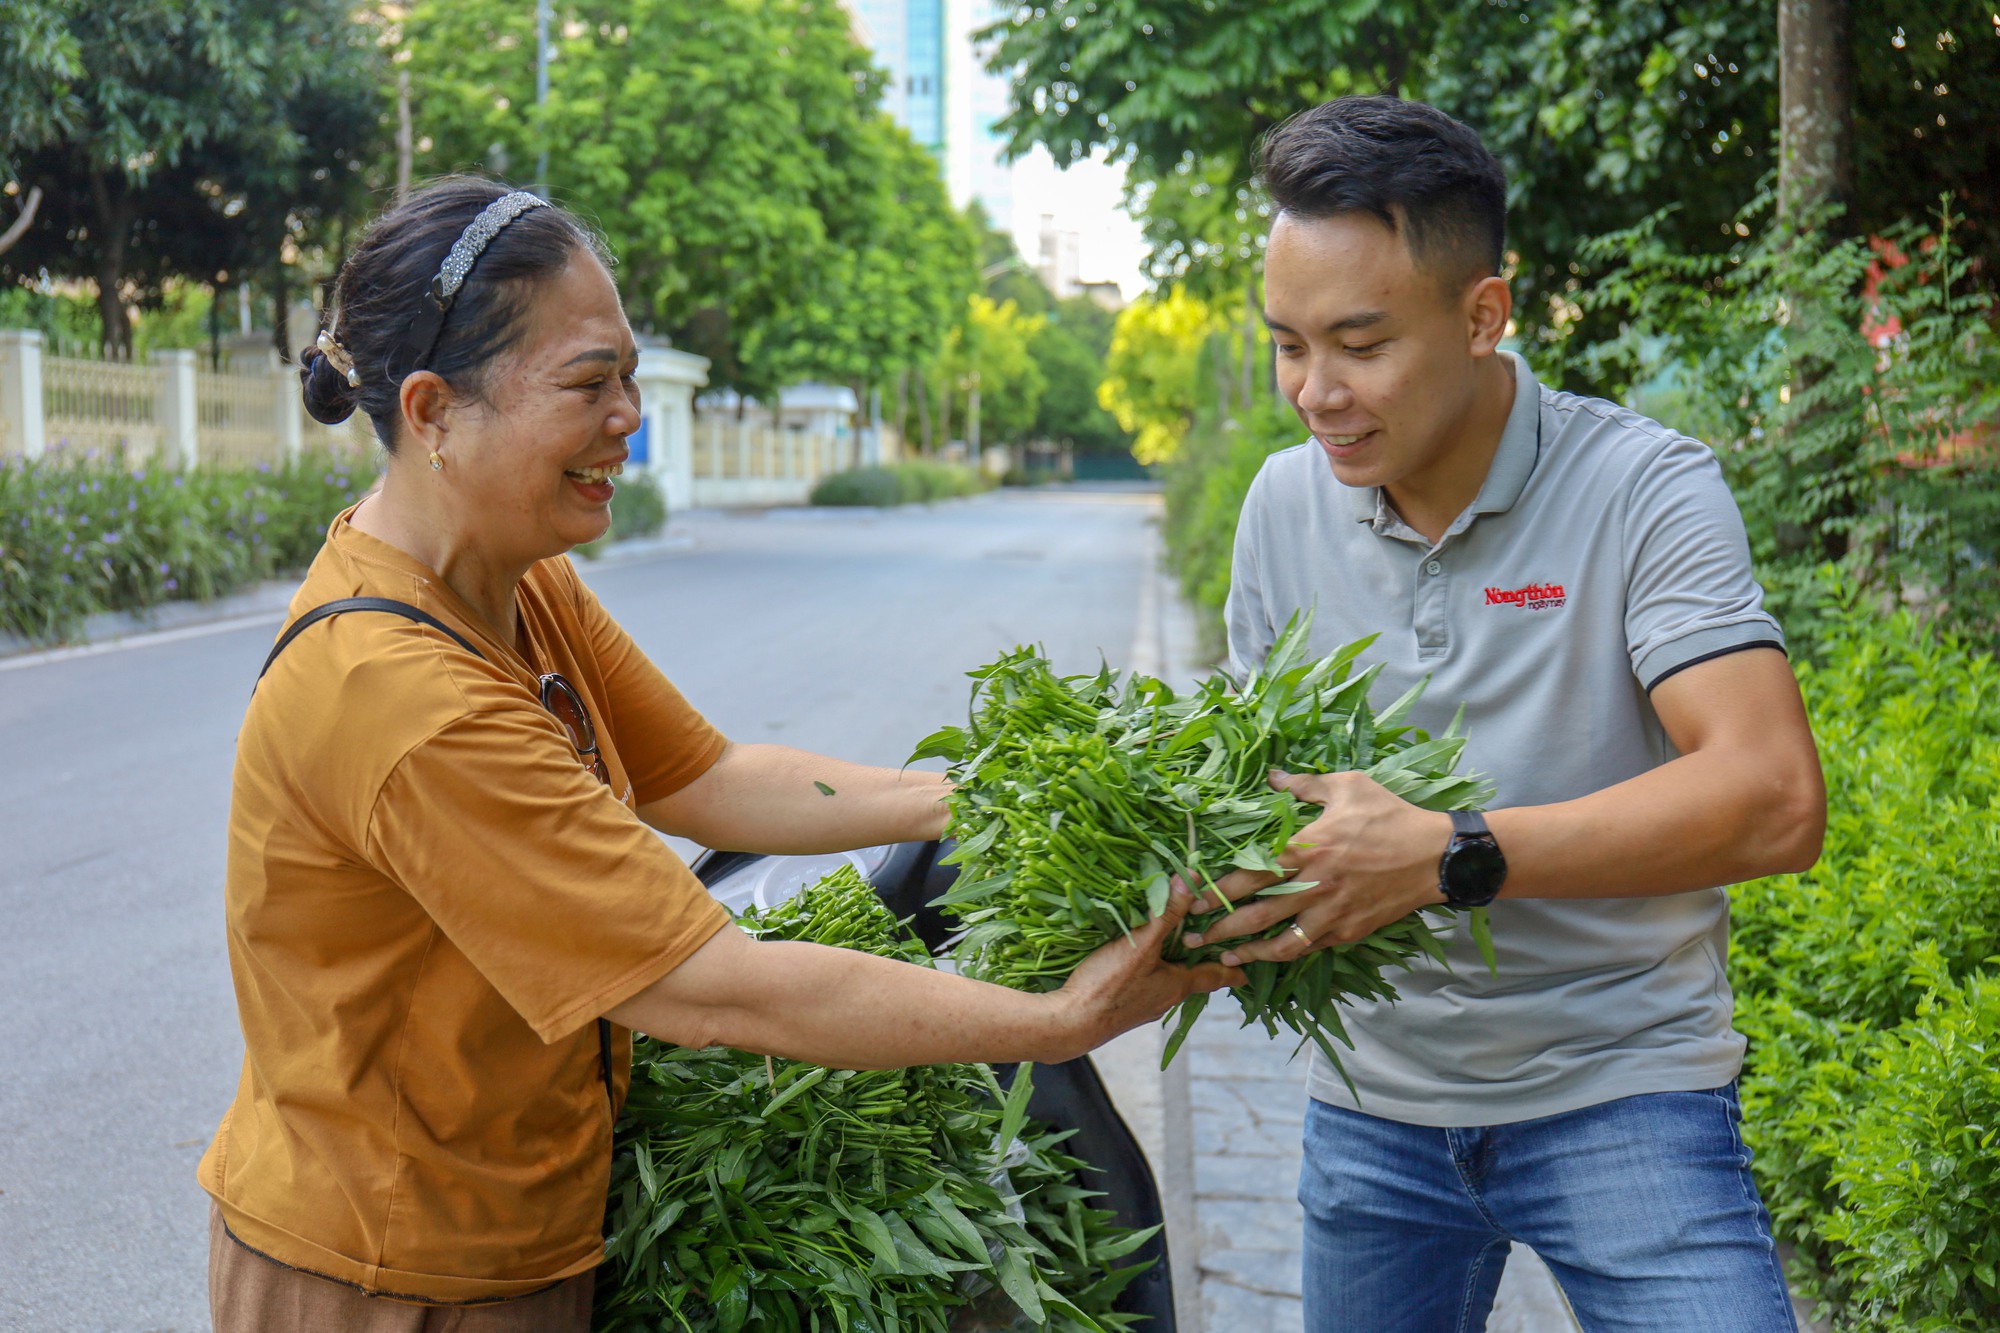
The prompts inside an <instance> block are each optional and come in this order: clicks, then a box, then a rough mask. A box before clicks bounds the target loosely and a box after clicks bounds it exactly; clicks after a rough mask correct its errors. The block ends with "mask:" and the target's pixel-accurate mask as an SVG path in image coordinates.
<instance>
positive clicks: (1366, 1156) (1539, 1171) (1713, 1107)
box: [1299, 1084, 1796, 1333]
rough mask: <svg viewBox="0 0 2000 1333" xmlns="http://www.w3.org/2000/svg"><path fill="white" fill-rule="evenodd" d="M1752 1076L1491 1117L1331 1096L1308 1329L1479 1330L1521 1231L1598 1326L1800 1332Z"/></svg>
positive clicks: (1308, 1263)
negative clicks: (1426, 1113) (1756, 1151)
mask: <svg viewBox="0 0 2000 1333" xmlns="http://www.w3.org/2000/svg"><path fill="white" fill-rule="evenodd" d="M1742 1115H1743V1113H1742V1111H1741V1109H1740V1108H1739V1107H1738V1106H1737V1102H1736V1088H1735V1085H1734V1084H1730V1085H1728V1086H1726V1087H1721V1088H1715V1089H1713V1090H1711V1091H1708V1092H1663V1093H1647V1094H1644V1095H1641V1096H1635V1097H1622V1098H1619V1099H1618V1100H1616V1101H1611V1102H1605V1103H1604V1104H1602V1105H1599V1106H1591V1107H1586V1108H1584V1109H1583V1110H1580V1111H1569V1112H1565V1113H1564V1114H1562V1115H1552V1116H1545V1117H1543V1118H1542V1119H1539V1120H1524V1121H1521V1122H1519V1123H1517V1124H1511V1125H1494V1126H1491V1127H1490V1128H1484V1129H1431V1128H1426V1127H1424V1126H1421V1125H1404V1124H1399V1123H1397V1122H1395V1121H1390V1120H1381V1119H1377V1118H1376V1117H1374V1116H1369V1115H1362V1114H1360V1113H1358V1112H1355V1111H1348V1110H1345V1109H1342V1108H1340V1107H1336V1106H1329V1105H1327V1104H1326V1103H1324V1102H1319V1101H1315V1102H1313V1103H1312V1104H1311V1106H1310V1108H1309V1109H1308V1111H1307V1112H1306V1130H1305V1167H1304V1170H1303V1172H1302V1173H1301V1175H1300V1179H1299V1202H1300V1203H1302V1204H1303V1205H1305V1212H1306V1218H1305V1314H1306V1320H1305V1322H1306V1329H1307V1331H1308V1333H1479V1330H1482V1329H1484V1328H1485V1327H1486V1316H1487V1314H1488V1312H1489V1311H1491V1309H1492V1307H1493V1293H1494V1291H1495V1290H1496V1289H1497V1288H1498V1287H1499V1285H1500V1270H1501V1267H1502V1266H1503V1265H1504V1264H1505V1262H1506V1258H1507V1251H1508V1248H1509V1246H1510V1245H1511V1243H1512V1242H1514V1241H1517V1240H1518V1241H1520V1242H1522V1243H1523V1244H1525V1245H1528V1246H1531V1247H1533V1249H1534V1250H1535V1252H1536V1253H1537V1254H1539V1255H1541V1256H1542V1258H1543V1259H1544V1260H1546V1261H1547V1262H1548V1265H1549V1268H1550V1270H1551V1271H1552V1272H1553V1273H1554V1274H1555V1278H1556V1281H1557V1282H1558V1283H1559V1284H1560V1285H1561V1287H1562V1290H1563V1295H1564V1296H1566V1297H1567V1298H1568V1299H1569V1302H1570V1306H1571V1308H1572V1309H1573V1310H1574V1311H1575V1312H1576V1317H1577V1319H1578V1321H1579V1322H1581V1323H1582V1325H1583V1328H1584V1333H1626V1331H1627V1330H1630V1331H1631V1333H1794V1330H1795V1328H1796V1325H1795V1324H1794V1322H1793V1319H1792V1307H1791V1302H1790V1299H1789V1298H1788V1297H1787V1296H1786V1294H1785V1281H1784V1275H1783V1273H1782V1272H1781V1271H1780V1269H1779V1266H1778V1258H1777V1247H1776V1245H1775V1244H1773V1242H1772V1239H1771V1219H1770V1215H1769V1214H1767V1213H1766V1212H1765V1211H1764V1205H1763V1203H1762V1202H1761V1201H1760V1200H1759V1199H1758V1197H1757V1187H1756V1185H1755V1184H1754V1183H1753V1182H1752V1181H1751V1178H1750V1150H1749V1149H1748V1148H1746V1147H1744V1145H1743V1136H1742V1134H1741V1133H1740V1132H1739V1130H1738V1124H1739V1122H1740V1121H1741V1120H1742Z"/></svg>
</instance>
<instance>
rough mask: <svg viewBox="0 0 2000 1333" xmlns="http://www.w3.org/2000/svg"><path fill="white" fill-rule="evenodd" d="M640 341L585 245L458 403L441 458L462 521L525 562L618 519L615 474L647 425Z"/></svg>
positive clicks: (484, 542)
mask: <svg viewBox="0 0 2000 1333" xmlns="http://www.w3.org/2000/svg"><path fill="white" fill-rule="evenodd" d="M638 359H639V353H638V348H637V345H636V344H635V343H634V341H633V338H632V329H631V326H630V325H628V324H627V323H626V322H625V311H624V307H623V306H622V305H621V304H620V302H619V299H618V289H617V287H616V285H614V284H613V282H612V280H611V275H610V273H609V272H607V271H606V270H605V267H604V265H603V264H602V263H600V262H599V261H598V259H597V257H596V256H595V255H592V254H590V253H589V252H588V251H586V250H578V251H577V252H576V254H574V255H573V256H572V257H571V258H570V261H569V263H568V264H566V265H565V266H564V267H563V269H562V271H561V272H560V273H559V274H558V275H557V276H556V277H554V278H552V279H550V280H549V281H547V282H543V283H539V284H537V285H536V287H535V288H534V291H533V295H532V296H531V298H530V305H529V307H528V310H527V311H526V313H525V314H524V316H523V318H522V323H521V330H520V336H519V338H518V339H517V341H516V342H515V343H514V345H513V346H512V347H510V348H509V349H508V350H507V351H506V352H505V353H503V354H502V355H501V356H500V357H499V358H498V360H497V361H496V363H495V365H494V369H493V373H492V375H491V376H490V378H489V379H488V382H487V384H486V385H485V387H484V389H483V391H482V392H481V394H480V395H479V396H478V397H477V398H475V399H468V400H464V401H461V402H459V403H457V404H456V405H454V406H453V407H452V408H451V409H450V411H449V414H448V415H449V416H450V417H452V418H456V420H453V421H452V422H451V423H450V426H449V428H448V430H447V434H446V444H445V446H444V451H443V452H444V457H445V466H446V468H447V470H448V471H449V473H450V479H451V483H452V491H453V493H454V499H455V500H456V502H457V503H456V504H455V505H454V508H456V509H457V510H458V515H457V517H458V519H459V521H460V523H461V524H462V526H463V530H464V531H466V532H467V533H469V534H476V538H477V540H478V541H479V544H480V545H481V546H482V547H483V548H485V549H486V550H487V551H488V552H489V553H490V554H492V555H495V556H499V557H501V558H503V559H507V560H511V561H517V562H520V563H524V564H525V563H532V562H533V561H535V560H540V559H545V558H547V557H549V556H552V555H559V554H561V553H562V552H564V551H567V550H569V549H570V548H571V547H574V546H579V545H582V544H583V543H585V542H590V541H595V540H597V539H598V538H599V537H602V536H603V535H604V534H605V532H606V531H607V530H609V528H610V526H611V494H612V491H613V489H614V485H615V483H614V482H613V481H612V480H611V478H612V477H614V476H616V475H617V473H618V472H619V470H621V468H622V466H623V464H624V462H625V459H626V456H627V454H628V453H629V452H630V451H629V449H628V448H627V446H626V438H627V437H628V436H630V435H631V434H632V433H633V432H634V431H636V430H638V429H639V423H640V408H639V387H638V384H637V383H636V381H635V380H634V378H633V375H634V372H635V371H636V369H637V366H638Z"/></svg>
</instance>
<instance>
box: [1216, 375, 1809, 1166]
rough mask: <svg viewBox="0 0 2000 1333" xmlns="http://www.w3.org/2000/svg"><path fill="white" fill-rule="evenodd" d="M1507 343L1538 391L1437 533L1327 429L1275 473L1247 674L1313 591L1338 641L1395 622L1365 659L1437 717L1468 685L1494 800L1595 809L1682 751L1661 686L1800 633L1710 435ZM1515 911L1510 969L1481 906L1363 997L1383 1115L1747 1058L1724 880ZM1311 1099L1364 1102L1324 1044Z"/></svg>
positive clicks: (1517, 406)
mask: <svg viewBox="0 0 2000 1333" xmlns="http://www.w3.org/2000/svg"><path fill="white" fill-rule="evenodd" d="M1510 360H1511V361H1512V365H1513V368H1514V376H1515V380H1514V384H1515V393H1514V406H1513V410H1512V412H1511V414H1510V415H1509V417H1508V419H1507V425H1506V429H1505V431H1504V432H1503V434H1502V435H1501V439H1500V445H1499V449H1498V451H1497V453H1496V454H1495V456H1494V459H1493V464H1492V467H1491V468H1490V469H1489V471H1488V474H1487V477H1486V481H1485V484H1484V485H1483V486H1482V487H1481V488H1480V491H1479V494H1478V496H1477V498H1476V499H1474V501H1473V503H1472V505H1471V507H1470V508H1469V509H1467V510H1466V512H1465V513H1463V514H1461V515H1459V517H1458V519H1457V520H1456V521H1455V522H1454V523H1453V524H1452V525H1451V528H1450V530H1449V531H1448V532H1446V534H1445V536H1444V537H1443V539H1442V540H1440V541H1439V542H1438V543H1437V545H1436V546H1432V545H1430V544H1429V543H1428V542H1426V541H1425V540H1424V538H1423V537H1421V536H1420V535H1419V534H1418V533H1417V532H1416V531H1415V530H1413V529H1412V528H1410V527H1409V526H1408V525H1407V524H1405V523H1404V522H1403V521H1402V519H1401V518H1400V517H1398V515H1397V514H1396V512H1395V510H1394V509H1393V508H1392V507H1391V506H1390V504H1389V503H1388V501H1387V499H1386V497H1384V496H1383V495H1382V494H1381V493H1380V492H1379V491H1378V490H1376V489H1374V488H1353V487H1348V486H1343V485H1342V484H1341V483H1340V482H1339V481H1337V480H1336V479H1335V477H1334V476H1333V472H1332V469H1331V468H1330V467H1329V466H1328V464H1327V460H1326V456H1325V454H1324V453H1323V452H1322V451H1321V449H1320V447H1319V446H1318V444H1317V443H1311V442H1309V443H1306V444H1302V445H1299V446H1297V447H1296V448H1292V449H1287V450H1285V451H1284V452H1282V453H1279V454H1275V455H1273V456H1272V457H1271V458H1270V459H1269V460H1267V461H1266V462H1265V464H1264V467H1263V470H1262V471H1261V472H1259V473H1258V475H1257V480H1256V482H1255V483H1254V484H1253V485H1252V486H1251V488H1250V495H1249V498H1248V499H1247V500H1246V501H1245V503H1244V506H1243V517H1242V521H1241V523H1240V525H1239V526H1238V529H1237V534H1236V564H1235V570H1234V576H1233V579H1232V583H1231V587H1230V594H1229V647H1230V659H1231V664H1232V667H1233V669H1234V670H1235V671H1237V672H1239V673H1240V672H1242V671H1243V670H1244V669H1245V668H1246V667H1248V666H1249V665H1251V664H1254V663H1257V662H1260V661H1262V660H1263V658H1264V656H1265V655H1266V654H1267V653H1268V652H1269V651H1270V648H1271V644H1272V642H1273V641H1274V640H1275V639H1276V637H1277V635H1278V633H1279V632H1280V631H1282V630H1283V628H1284V626H1285V622H1286V620H1287V619H1288V618H1289V617H1290V616H1291V615H1292V613H1293V612H1294V611H1295V610H1298V609H1300V608H1312V609H1315V611H1316V618H1315V620H1314V622H1313V630H1312V642H1313V647H1314V649H1315V650H1316V651H1318V652H1321V653H1325V652H1330V651H1332V650H1333V649H1334V648H1335V647H1338V646H1339V645H1341V644H1344V643H1348V642H1351V641H1353V640H1355V639H1358V638H1361V637H1363V636H1365V635H1368V634H1374V633H1377V632H1379V633H1380V635H1381V637H1380V638H1379V639H1377V640H1376V642H1375V644H1374V646H1373V647H1371V648H1370V649H1369V650H1368V651H1367V653H1366V654H1364V656H1363V657H1362V659H1361V660H1362V662H1363V663H1364V664H1372V663H1377V662H1379V663H1381V664H1382V667H1383V670H1382V676H1381V679H1380V681H1379V683H1378V685H1377V687H1376V694H1377V698H1376V701H1375V702H1376V704H1377V705H1378V706H1380V705H1383V704H1386V703H1387V702H1388V701H1389V700H1390V699H1393V698H1395V697H1396V696H1397V695H1399V694H1401V693H1402V692H1403V691H1404V690H1405V689H1406V688H1408V687H1409V686H1411V685H1413V684H1415V683H1416V682H1417V681H1419V680H1422V679H1424V678H1425V677H1427V676H1428V677H1429V678H1430V685H1429V688H1428V689H1427V691H1426V692H1425V694H1424V698H1423V702H1422V704H1421V705H1420V706H1419V707H1418V709H1417V712H1416V714H1415V717H1414V720H1415V722H1416V723H1417V724H1418V725H1419V726H1422V727H1425V728H1427V729H1429V730H1430V731H1432V732H1433V733H1438V732H1442V731H1443V730H1444V729H1445V727H1447V726H1448V725H1449V724H1450V722H1451V718H1452V714H1453V712H1454V711H1456V709H1457V708H1458V706H1459V703H1460V702H1461V701H1463V702H1464V704H1465V730H1466V732H1467V734H1468V737H1469V740H1468V743H1467V746H1466V751H1465V761H1464V764H1463V766H1462V767H1463V769H1464V770H1472V771H1477V772H1481V773H1484V774H1486V775H1487V776H1488V777H1490V778H1492V779H1493V781H1494V783H1495V785H1496V788H1497V793H1496V795H1495V797H1494V800H1493V807H1494V808H1496V809H1499V808H1503V807H1507V806H1522V805H1543V804H1548V803H1551V802H1556V801H1566V800H1571V799H1574V798H1576V797H1579V796H1583V795H1586V794H1588V793H1590V792H1594V791H1599V790H1601V789H1603V788H1605V787H1609V786H1612V785H1613V784H1615V783H1618V782H1622V781H1624V780H1625V779H1627V778H1630V777H1634V776H1636V775H1638V774H1640V773H1643V772H1645V771H1647V770H1648V769H1651V768H1654V767H1657V766H1658V765H1660V764H1662V763H1665V762H1666V761H1667V760H1669V759H1671V758H1673V757H1674V753H1675V751H1674V749H1673V746H1672V744H1671V742H1669V741H1668V739H1667V737H1666V734H1665V732H1664V731H1663V730H1662V728H1661V726H1660V721H1659V718H1658V717H1657V716H1655V715H1654V712H1653V709H1652V707H1651V705H1650V703H1649V702H1648V691H1650V690H1651V689H1652V688H1653V687H1654V686H1656V685H1658V684H1659V683H1660V682H1661V681H1662V680H1664V679H1665V678H1666V677H1668V676H1670V675H1672V674H1673V673H1674V672H1676V671H1678V670H1680V669H1682V668H1684V667H1687V666H1692V665H1694V664H1695V663H1698V662H1701V661H1704V660H1706V659H1708V658H1712V657H1716V656H1719V655H1721V654H1723V653H1728V652H1734V651H1737V650H1740V649H1744V648H1748V647H1752V646H1755V645H1770V646H1774V647H1776V646H1781V643H1782V640H1781V637H1780V634H1779V631H1778V625H1777V622H1776V621H1774V620H1773V619H1772V618H1771V617H1770V616H1769V615H1767V614H1766V613H1765V611H1764V609H1763V595H1762V592H1761V590H1760V589H1759V588H1758V586H1757V583H1756V581H1755V580H1754V579H1753V578H1752V577H1751V573H1750V550H1749V543H1748V541H1747V539H1746V538H1745V535H1744V530H1743V520H1742V516H1741V515H1740V514H1739V513H1738V511H1737V508H1736V503H1735V501H1734V500H1733V499H1732V498H1731V496H1730V494H1729V490H1728V487H1727V486H1726V485H1725V484H1724V482H1723V479H1722V470H1721V468H1720V467H1719V466H1718V464H1717V463H1716V460H1715V456H1714V455H1713V454H1712V453H1711V452H1710V451H1709V449H1708V448H1707V446H1705V445H1703V444H1700V443H1698V442H1697V441H1694V440H1690V439H1687V438H1686V437H1684V436H1681V435H1677V434H1675V433H1674V432H1673V431H1670V430H1668V429H1666V428H1665V427H1664V426H1661V425H1658V424H1657V423H1655V422H1652V421H1649V420H1647V419H1646V418H1644V417H1641V416H1639V415H1637V414H1636V413H1633V412H1630V411H1627V410H1626V409H1624V408H1621V407H1618V406H1617V405H1615V404H1612V403H1607V402H1603V401H1601V400H1598V399H1593V398H1579V397H1576V396H1575V395H1573V394H1567V393H1559V392H1556V391H1553V390H1550V389H1546V388H1543V387H1541V386H1540V385H1539V384H1537V383H1536V381H1535V379H1534V377H1533V375H1532V374H1531V373H1530V372H1529V371H1528V368H1527V366H1526V365H1525V364H1524V363H1523V362H1522V361H1521V360H1520V359H1519V358H1517V357H1516V358H1510ZM1439 850H1440V851H1442V850H1443V848H1442V846H1440V848H1439ZM1501 850H1502V851H1503V852H1504V851H1505V848H1504V847H1503V848H1502V849H1501ZM1610 887H1611V888H1613V890H1614V891H1615V889H1616V886H1615V885H1613V886H1610ZM1492 913H1493V915H1492V924H1493V938H1494V945H1495V948H1496V950H1497V952H1498V957H1499V972H1498V974H1497V975H1495V974H1492V973H1489V972H1488V971H1487V969H1486V966H1485V964H1484V963H1483V962H1481V961H1480V958H1479V954H1478V952H1477V950H1476V949H1475V947H1474V946H1473V944H1472V942H1471V940H1470V938H1469V937H1468V936H1467V935H1466V932H1465V929H1464V926H1463V925H1462V924H1459V925H1455V926H1454V927H1453V928H1452V932H1451V936H1450V938H1449V941H1448V944H1447V953H1448V955H1449V957H1450V959H1451V968H1450V970H1446V969H1444V968H1440V967H1437V966H1434V965H1426V966H1423V967H1420V968H1418V969H1417V970H1415V971H1413V972H1410V973H1398V974H1394V977H1393V979H1394V980H1395V984H1396V987H1397V989H1398V991H1399V992H1401V998H1400V999H1399V1000H1398V1001H1397V1002H1396V1003H1394V1004H1393V1005H1391V1004H1362V1005H1357V1006H1355V1007H1353V1008H1352V1009H1350V1010H1348V1011H1347V1012H1346V1014H1345V1017H1346V1022H1347V1027H1348V1030H1349V1032H1350V1033H1352V1035H1353V1037H1354V1051H1353V1052H1352V1054H1345V1053H1344V1055H1343V1063H1344V1064H1345V1065H1346V1067H1347V1072H1348V1073H1349V1074H1350V1075H1351V1076H1352V1077H1353V1079H1354V1083H1355V1086H1356V1087H1357V1088H1358V1089H1359V1091H1360V1100H1359V1103H1358V1109H1360V1110H1363V1111H1366V1112H1367V1113H1369V1114H1371V1115H1378V1116H1383V1117H1386V1118H1389V1119H1392V1120H1400V1121H1404V1122H1407V1123H1411V1124H1420V1125H1441V1126H1470V1125H1485V1124H1503V1123H1507V1122H1510V1121H1517V1120H1527V1119H1532V1118H1534V1117H1536V1116H1544V1115H1553V1114H1556V1113H1558V1112H1562V1111H1569V1110H1575V1109H1577V1108H1579V1107H1583V1106H1591V1105H1595V1104H1597V1103H1600V1102H1604V1101H1608V1100H1610V1099H1612V1098H1615V1097H1624V1096H1629V1095H1631V1094H1634V1093H1642V1092H1668V1091H1688V1090H1693V1089H1700V1088H1711V1087H1717V1086H1720V1085H1721V1084H1724V1083H1727V1082H1728V1081H1729V1080H1730V1079H1732V1078H1734V1077H1735V1076H1736V1074H1737V1071H1738V1069H1739V1068H1740V1067H1741V1064H1742V1055H1743V1039H1742V1038H1741V1037H1740V1036H1738V1035H1737V1034H1736V1032H1735V1031H1734V1030H1733V1029H1732V1028H1731V1026H1730V991H1729V983H1728V980H1727V978H1726V977H1725V975H1724V972H1723V960H1724V959H1725V958H1726V957H1727V953H1728V939H1729V903H1728V895H1727V893H1726V891H1725V890H1724V889H1722V888H1713V889H1703V890H1699V891H1696V892H1692V893H1678V894H1671V895H1667V896H1664V897H1652V898H1619V897H1612V898H1602V899H1589V900H1582V901H1572V900H1554V899H1505V898H1503V899H1501V900H1500V901H1498V902H1496V903H1495V904H1494V905H1493V908H1492ZM1311 1091H1312V1095H1313V1096H1315V1097H1317V1098H1319V1099H1320V1100H1322V1101H1327V1102H1332V1103H1334V1104H1336V1105H1344V1106H1350V1107H1351V1106H1356V1105H1357V1103H1356V1100H1355V1098H1354V1097H1353V1096H1352V1095H1351V1094H1349V1092H1348V1091H1347V1089H1346V1087H1345V1086H1344V1085H1343V1084H1342V1083H1341V1081H1340V1079H1339V1077H1338V1076H1337V1075H1335V1074H1334V1073H1333V1072H1332V1071H1331V1070H1330V1069H1327V1068H1326V1067H1324V1063H1323V1061H1319V1060H1318V1059H1317V1057H1316V1058H1315V1065H1314V1068H1313V1071H1312V1075H1311Z"/></svg>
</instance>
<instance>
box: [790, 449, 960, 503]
mask: <svg viewBox="0 0 2000 1333" xmlns="http://www.w3.org/2000/svg"><path fill="white" fill-rule="evenodd" d="M987 486H988V482H987V480H986V478H985V477H984V476H983V475H982V474H980V473H978V472H976V471H974V470H973V469H971V468H969V467H963V466H960V465H959V464H956V463H937V462H932V461H931V460H929V459H925V458H912V459H906V460H904V461H903V462H900V463H887V464H879V465H876V466H873V467H858V468H850V469H848V470H847V471H845V472H835V473H832V474H830V475H828V476H825V477H822V478H820V480H819V483H818V484H817V485H816V486H814V487H813V490H812V502H813V503H814V504H816V505H875V506H878V507H887V506H889V505H899V504H927V503H929V502H930V501H932V500H948V499H951V498H953V497H955V496H960V495H977V494H978V493H979V492H981V491H983V490H985V489H987Z"/></svg>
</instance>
